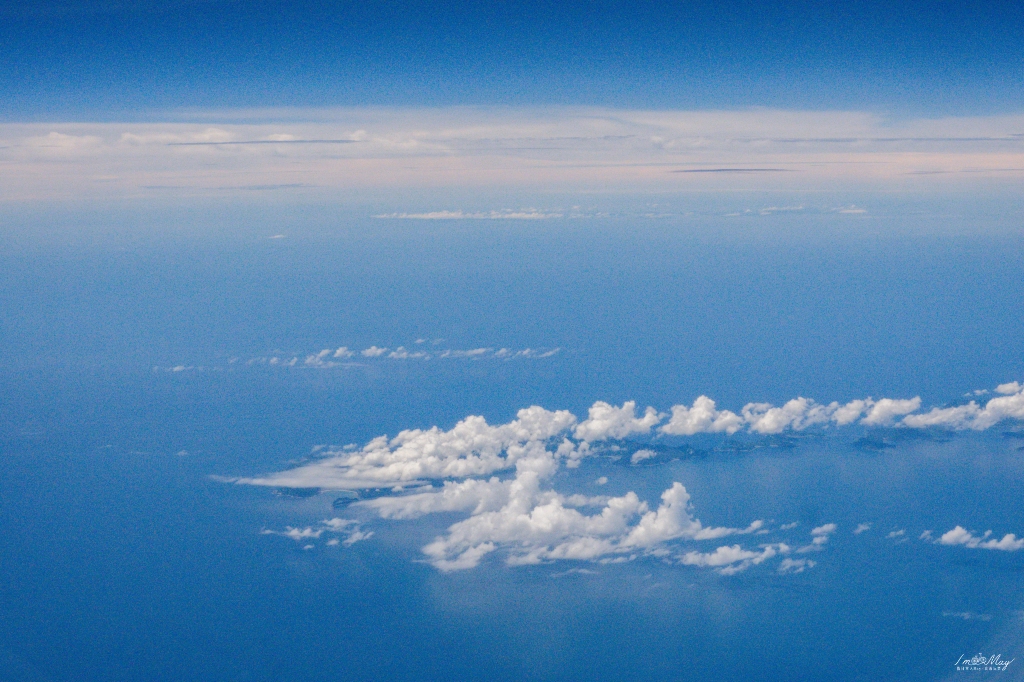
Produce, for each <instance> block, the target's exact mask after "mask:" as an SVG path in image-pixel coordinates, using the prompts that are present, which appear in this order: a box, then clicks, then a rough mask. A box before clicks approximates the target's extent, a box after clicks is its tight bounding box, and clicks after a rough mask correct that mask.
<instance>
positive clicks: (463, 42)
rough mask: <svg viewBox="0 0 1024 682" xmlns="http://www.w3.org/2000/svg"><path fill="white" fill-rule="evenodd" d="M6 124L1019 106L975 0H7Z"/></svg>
mask: <svg viewBox="0 0 1024 682" xmlns="http://www.w3.org/2000/svg"><path fill="white" fill-rule="evenodd" d="M0 14H2V16H3V18H4V21H3V27H2V28H0V31H2V33H0V38H2V40H3V43H4V45H5V49H4V52H3V55H2V56H0V74H2V76H0V77H2V79H3V82H4V84H5V86H4V90H5V96H4V98H3V103H2V104H0V116H2V117H3V118H4V119H6V120H25V119H29V120H54V119H55V118H56V119H63V120H67V119H69V118H70V119H73V120H81V119H83V118H85V119H89V120H96V119H100V120H111V119H123V118H129V119H135V118H150V117H160V116H162V115H166V114H164V113H163V112H166V111H167V110H178V109H194V108H201V109H222V108H232V109H233V108H250V107H280V106H292V107H338V106H402V107H407V106H450V105H517V106H522V105H570V106H610V107H616V108H641V109H686V110H691V109H723V108H724V109H736V108H745V107H752V106H762V107H778V108H784V109H810V110H816V111H820V110H836V109H845V110H849V109H856V110H864V109H866V110H869V111H874V112H879V113H884V114H888V115H896V116H913V115H929V116H934V115H963V114H996V113H1008V112H1011V113H1012V112H1016V111H1018V110H1019V107H1020V104H1021V100H1020V92H1021V87H1020V86H1021V80H1020V79H1021V76H1020V69H1019V64H1020V60H1021V56H1022V54H1021V51H1022V49H1024V48H1022V47H1021V45H1022V44H1024V40H1022V37H1024V36H1022V26H1024V24H1022V20H1021V17H1020V13H1019V12H1017V11H1016V8H1015V7H1014V6H1013V5H1012V4H1006V3H983V2H908V3H900V4H899V5H898V6H894V5H892V3H879V2H848V3H817V2H793V3H774V2H769V3H762V2H744V1H729V2H714V3H707V2H629V3H626V2H593V3H589V2H588V3H534V2H526V3H511V2H494V3H488V2H452V3H443V4H438V3H430V2H421V3H417V2H361V3H348V2H342V3H321V2H270V1H268V2H249V1H244V0H242V1H223V2H221V1H210V2H206V1H202V0H196V1H177V0H172V1H170V2H148V1H145V2H119V1H115V0H109V1H108V0H90V1H86V2H63V1H59V0H46V1H44V2H38V3H30V4H26V3H13V2H7V3H4V6H3V8H2V9H0Z"/></svg>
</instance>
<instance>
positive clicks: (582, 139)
mask: <svg viewBox="0 0 1024 682" xmlns="http://www.w3.org/2000/svg"><path fill="white" fill-rule="evenodd" d="M165 117H166V118H169V119H171V120H172V122H159V123H133V122H123V123H117V122H115V123H92V122H59V123H3V124H0V173H2V175H3V177H4V179H5V182H4V183H3V184H2V185H0V201H24V200H52V199H68V200H74V199H98V198H104V197H106V198H126V197H153V198H156V197H169V198H173V197H178V196H183V195H184V196H193V195H197V194H200V195H202V194H207V195H212V196H225V195H229V194H231V193H240V192H243V191H246V192H249V193H250V194H251V192H252V191H253V189H254V188H265V189H266V190H268V191H269V190H271V189H273V190H275V191H286V192H301V193H305V194H310V193H316V192H325V191H326V192H336V191H338V190H352V189H359V190H366V189H374V188H376V189H381V190H394V189H400V188H451V189H464V188H486V187H493V188H501V189H503V190H504V189H506V188H512V187H521V188H544V189H545V190H552V189H556V190H565V191H576V190H579V189H582V188H594V189H599V188H600V189H619V190H622V189H631V188H632V189H635V188H647V189H660V190H688V189H702V188H704V189H722V188H755V187H756V188H761V189H765V188H769V189H780V190H785V189H790V190H792V189H807V188H814V187H834V186H835V183H836V182H847V183H854V184H856V185H857V186H859V187H862V188H870V187H875V188H884V189H886V190H891V189H892V188H893V187H894V183H899V184H900V185H901V186H905V187H912V188H914V187H916V188H937V187H938V188H943V187H951V186H955V184H961V185H962V184H963V183H964V182H973V181H975V180H979V181H981V182H985V181H986V180H987V181H989V182H990V181H991V179H992V178H997V177H1010V178H1011V179H1012V178H1013V177H1017V176H1020V175H1024V170H1022V169H1024V138H1022V137H1021V136H1020V135H1019V132H1020V131H1021V130H1024V117H1021V116H990V117H971V118H967V117H962V118H945V119H917V120H903V121H892V120H886V119H884V118H882V117H880V116H877V115H875V114H870V113H865V112H835V111H833V112H820V111H780V110H771V109H757V110H748V111H640V110H610V109H600V108H583V107H539V108H536V107H535V108H504V107H452V108H437V109H382V108H349V109H330V110H317V109H306V110H295V109H290V110H263V111H211V112H207V113H206V114H203V113H199V114H184V113H179V114H175V113H173V112H171V113H168V114H166V115H165ZM174 119H177V121H176V122H173V121H174ZM232 121H236V122H232ZM954 183H955V184H954ZM246 188H248V189H246ZM438 208H443V207H438ZM438 208H429V209H428V210H426V211H411V212H402V211H394V209H392V210H391V211H389V212H387V213H384V214H382V215H386V216H389V217H395V218H420V219H460V218H476V219H480V218H486V219H490V218H498V219H501V218H506V219H512V218H518V219H541V218H546V217H554V216H556V215H558V214H559V212H558V211H541V210H526V211H518V210H516V211H492V210H490V209H486V210H481V209H480V208H476V209H472V210H458V211H454V210H452V211H442V210H438Z"/></svg>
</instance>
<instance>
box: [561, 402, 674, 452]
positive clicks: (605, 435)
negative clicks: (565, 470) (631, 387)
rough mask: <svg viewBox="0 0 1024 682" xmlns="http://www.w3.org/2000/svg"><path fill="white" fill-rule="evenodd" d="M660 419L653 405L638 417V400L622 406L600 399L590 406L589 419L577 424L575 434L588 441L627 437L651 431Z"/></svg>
mask: <svg viewBox="0 0 1024 682" xmlns="http://www.w3.org/2000/svg"><path fill="white" fill-rule="evenodd" d="M660 421H661V417H660V416H659V415H658V412H657V410H655V409H654V408H653V407H648V408H647V409H646V410H645V411H644V414H643V416H642V417H637V416H636V402H634V401H632V400H630V401H628V402H626V403H623V405H622V407H615V406H614V405H610V404H608V403H606V402H604V401H600V400H599V401H597V402H596V403H594V404H593V405H592V406H591V407H590V412H589V415H588V416H587V419H586V420H585V421H582V422H580V423H579V424H578V425H577V426H576V429H575V431H574V432H573V435H574V436H576V438H579V439H580V440H582V441H588V442H591V441H598V440H607V439H609V438H625V437H626V436H632V435H634V434H644V433H650V432H651V428H653V427H654V426H657V425H658V422H660Z"/></svg>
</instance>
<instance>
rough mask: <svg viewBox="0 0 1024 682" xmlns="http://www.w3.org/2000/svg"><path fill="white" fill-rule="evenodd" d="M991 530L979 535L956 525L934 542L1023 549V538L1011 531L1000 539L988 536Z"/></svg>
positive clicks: (972, 547)
mask: <svg viewBox="0 0 1024 682" xmlns="http://www.w3.org/2000/svg"><path fill="white" fill-rule="evenodd" d="M991 535H992V531H990V530H987V531H985V533H984V534H982V535H981V536H977V535H974V534H973V533H971V532H970V531H968V530H967V529H966V528H964V527H962V526H957V527H956V528H954V529H953V530H950V531H946V532H945V533H943V534H942V535H941V536H940V537H939V539H938V540H936V542H937V543H938V544H940V545H962V546H964V547H969V548H970V549H1001V550H1003V551H1004V552H1016V551H1017V550H1019V549H1024V538H1020V539H1018V538H1017V536H1016V535H1014V534H1013V533H1007V534H1006V535H1004V536H1003V537H1002V539H1001V540H996V539H995V538H991V539H990V538H989V536H991Z"/></svg>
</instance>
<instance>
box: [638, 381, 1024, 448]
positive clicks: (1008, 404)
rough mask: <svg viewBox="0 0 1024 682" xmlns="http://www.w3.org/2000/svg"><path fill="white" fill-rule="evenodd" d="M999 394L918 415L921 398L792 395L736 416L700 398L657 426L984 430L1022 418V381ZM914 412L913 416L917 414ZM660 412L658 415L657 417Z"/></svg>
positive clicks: (676, 430)
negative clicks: (841, 399) (844, 399)
mask: <svg viewBox="0 0 1024 682" xmlns="http://www.w3.org/2000/svg"><path fill="white" fill-rule="evenodd" d="M995 392H996V393H998V394H1000V395H999V397H996V398H992V399H990V400H989V401H988V402H987V403H985V405H984V406H983V407H982V406H980V405H978V403H976V402H975V401H973V400H972V401H971V402H969V403H967V404H966V405H959V406H955V407H944V408H939V407H935V408H932V409H931V410H930V411H928V412H924V413H918V412H917V411H918V410H920V409H921V398H919V397H914V398H907V399H894V398H879V399H877V400H876V399H874V398H870V397H869V398H863V399H859V400H851V401H850V402H848V403H845V404H841V403H838V402H832V403H829V404H828V405H822V404H819V403H816V402H815V401H813V400H810V399H809V398H803V397H799V398H794V399H792V400H790V401H788V402H786V403H785V404H783V405H781V406H775V405H772V404H771V403H747V404H746V405H744V406H743V408H742V409H741V410H740V413H739V414H736V413H735V412H731V411H729V410H719V409H717V406H716V404H715V401H714V400H711V399H710V398H708V397H707V396H703V395H702V396H700V397H698V398H697V399H696V400H694V401H693V405H691V406H686V405H675V406H673V407H672V409H671V414H670V415H668V421H667V422H666V423H665V424H663V425H662V426H660V427H659V428H658V431H659V432H660V433H663V434H665V435H670V436H692V435H694V434H698V433H726V434H734V433H737V432H738V431H742V430H746V431H749V432H751V433H756V434H762V435H770V434H779V433H783V432H784V431H802V430H804V429H807V428H809V427H812V426H816V425H829V424H831V425H834V426H850V425H854V424H858V425H861V426H869V427H870V426H900V427H908V428H914V429H923V428H930V427H935V428H943V429H953V430H965V429H974V430H978V431H981V430H984V429H987V428H990V427H992V426H994V425H995V424H998V423H999V422H1001V421H1003V420H1006V419H1021V420H1024V385H1022V384H1021V383H1020V382H1016V381H1014V382H1010V383H1006V384H1001V385H999V386H998V387H996V389H995ZM915 413H916V414H915ZM659 416H661V415H659Z"/></svg>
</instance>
